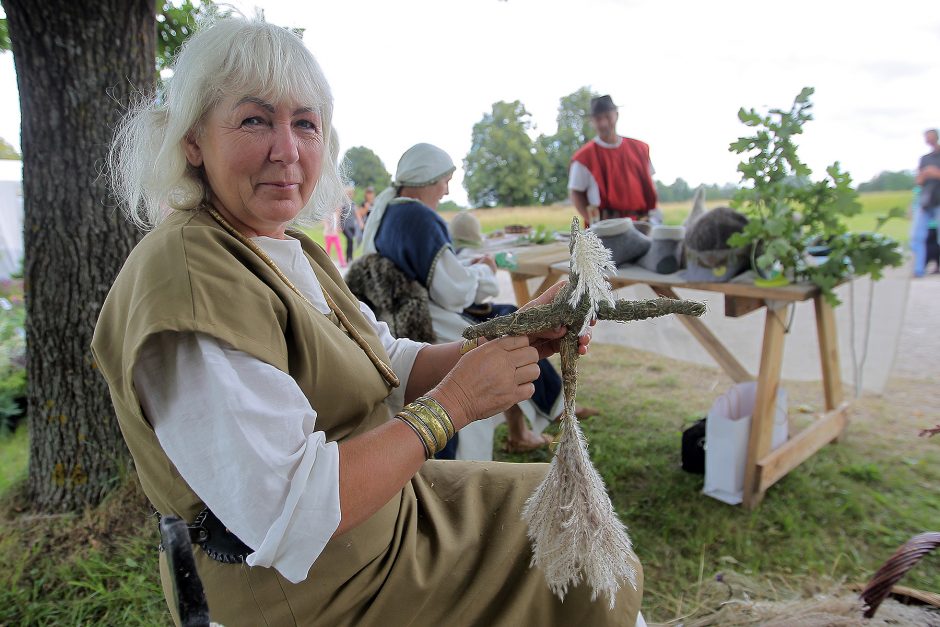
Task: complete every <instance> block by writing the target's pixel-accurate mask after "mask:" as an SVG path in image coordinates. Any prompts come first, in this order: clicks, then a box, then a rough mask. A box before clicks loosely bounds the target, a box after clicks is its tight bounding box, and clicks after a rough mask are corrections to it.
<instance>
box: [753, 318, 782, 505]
mask: <svg viewBox="0 0 940 627" xmlns="http://www.w3.org/2000/svg"><path fill="white" fill-rule="evenodd" d="M780 305H781V304H780V303H774V302H772V301H767V315H766V318H765V320H764V341H763V346H762V347H761V356H760V371H759V372H758V374H757V398H756V400H755V403H754V413H753V415H752V416H751V434H750V437H749V439H748V445H747V463H746V465H745V467H744V507H746V508H748V509H753V508H755V507H757V506H758V505H760V502H761V500H762V499H763V498H764V492H763V491H761V490H760V487H759V486H760V476H759V472H760V468H759V467H758V462H759V461H760V460H761V459H763V457H764V456H765V455H767V453H769V452H770V443H771V437H772V435H773V429H774V414H775V410H776V405H777V389H778V387H779V386H780V369H781V366H782V364H783V342H784V339H785V337H786V327H785V326H784V320H783V318H784V313H783V311H782V307H781V306H780ZM778 307H779V308H778Z"/></svg>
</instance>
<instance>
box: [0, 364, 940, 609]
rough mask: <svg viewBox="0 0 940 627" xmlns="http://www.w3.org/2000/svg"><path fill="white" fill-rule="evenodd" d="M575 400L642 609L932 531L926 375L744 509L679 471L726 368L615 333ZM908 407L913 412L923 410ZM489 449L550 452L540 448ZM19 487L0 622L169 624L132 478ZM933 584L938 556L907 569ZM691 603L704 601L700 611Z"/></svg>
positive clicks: (5, 447)
mask: <svg viewBox="0 0 940 627" xmlns="http://www.w3.org/2000/svg"><path fill="white" fill-rule="evenodd" d="M581 365H582V373H583V374H582V376H581V383H580V385H579V400H580V401H581V402H583V403H584V404H587V405H592V406H594V407H597V408H599V409H600V410H601V412H602V414H601V415H600V416H598V417H595V418H592V419H591V420H589V421H588V422H586V423H585V432H586V433H587V437H588V440H589V442H590V447H591V448H590V451H591V455H592V458H593V459H594V461H595V463H596V464H597V467H598V469H599V470H600V472H601V474H602V475H603V477H604V479H605V481H606V482H607V486H608V488H609V490H610V494H611V497H612V499H613V501H614V504H615V505H616V507H617V511H618V512H619V513H620V515H621V516H622V517H623V520H624V521H625V522H626V523H627V525H628V526H629V527H630V533H631V536H632V537H633V540H634V543H635V547H636V551H637V554H638V555H639V556H640V559H641V560H642V562H643V564H644V569H645V575H646V592H645V597H644V613H645V614H646V616H647V618H648V619H651V620H656V621H664V620H668V619H673V618H675V617H677V616H682V615H685V614H688V613H694V611H695V610H696V608H697V605H698V604H699V603H700V601H696V599H698V598H699V592H700V590H701V586H702V583H703V582H706V581H707V580H710V579H712V578H714V576H715V574H716V573H718V572H723V571H727V570H733V571H735V572H738V573H742V574H746V575H748V576H750V577H752V578H753V579H755V580H756V581H759V582H761V583H762V584H763V585H764V586H767V587H770V588H771V589H773V590H776V591H778V593H779V594H780V595H781V596H786V595H788V594H812V593H814V592H818V591H820V590H827V589H829V588H830V587H831V586H832V585H833V584H839V583H852V582H861V581H865V580H866V579H868V577H870V576H871V574H872V572H873V571H874V569H875V568H876V567H877V566H878V565H879V564H880V563H881V562H882V561H883V560H884V559H886V558H887V557H888V556H889V555H890V554H891V553H892V552H893V551H894V548H895V547H896V546H897V545H898V544H900V543H901V542H903V541H904V540H905V539H907V538H908V537H910V536H911V535H913V534H915V533H919V532H921V531H926V530H936V528H937V498H938V497H937V495H938V493H940V438H938V437H935V438H933V439H932V440H927V439H924V438H918V437H917V431H918V429H919V428H922V427H925V426H927V422H928V421H929V414H930V412H931V411H933V408H931V407H928V406H926V405H924V403H923V399H924V398H926V397H924V396H923V394H924V392H923V382H912V381H904V380H894V381H892V382H891V384H890V386H889V388H888V391H887V392H886V394H885V395H884V396H882V397H875V396H866V397H863V398H862V399H861V400H860V401H859V402H858V403H857V404H856V405H855V407H854V408H853V422H852V425H851V426H850V430H849V434H848V437H847V439H846V440H845V441H844V442H843V443H840V444H839V445H835V446H830V447H827V448H825V449H823V450H822V451H820V452H819V453H818V454H817V455H815V456H814V457H813V458H812V459H810V460H808V461H807V462H806V463H804V464H803V465H801V466H800V467H799V468H798V469H796V470H795V471H793V472H792V473H790V474H789V475H788V476H787V477H786V478H785V479H783V480H782V481H781V482H780V483H778V484H777V485H775V486H774V487H773V488H771V489H770V491H769V492H768V494H767V498H766V500H765V501H764V503H763V505H762V506H761V507H760V509H758V510H757V511H754V512H747V511H745V510H743V509H741V508H738V507H731V506H728V505H725V504H723V503H720V502H718V501H715V500H712V499H710V498H708V497H705V496H703V495H702V494H701V493H700V490H701V488H702V477H701V476H699V475H690V474H687V473H684V472H682V470H681V469H680V468H679V451H680V439H681V432H682V429H683V428H684V427H685V426H687V425H688V424H690V423H691V422H692V421H693V420H695V419H696V418H698V417H700V416H702V415H703V414H704V413H705V412H706V411H707V409H708V407H709V405H710V404H711V402H712V400H713V399H714V398H715V396H717V395H718V394H720V393H721V392H722V391H723V390H724V389H726V388H727V387H728V386H729V385H730V384H731V382H730V380H729V379H728V378H727V377H726V376H725V375H723V374H721V373H720V372H719V371H718V370H716V369H712V368H707V367H701V366H697V365H690V364H685V363H681V362H677V361H673V360H670V359H667V358H664V357H660V356H657V355H653V354H650V353H643V352H640V351H635V350H630V349H626V348H621V347H614V346H594V347H592V351H591V354H590V355H589V356H588V357H586V358H585V359H583V360H582V361H581ZM786 387H787V391H788V393H789V396H790V407H791V418H792V420H793V421H794V424H795V425H797V426H801V425H802V424H804V423H806V422H807V421H808V416H807V415H805V414H802V413H800V412H799V411H797V410H796V408H801V407H804V408H809V409H813V410H819V409H820V404H821V398H820V394H819V390H818V387H817V386H815V385H812V384H802V383H801V384H795V383H788V384H786ZM918 412H919V415H918ZM503 437H504V432H503V430H502V428H501V430H500V432H498V439H499V441H498V443H497V459H502V460H508V461H547V460H548V455H547V453H545V452H538V453H534V454H530V455H527V456H515V455H514V456H510V455H507V454H504V453H501V452H500V442H501V441H502V438H503ZM25 446H26V439H25V437H23V436H22V435H20V434H18V435H17V436H16V437H14V438H7V439H5V440H3V441H2V442H0V458H2V459H4V460H8V459H19V460H21V461H20V462H18V463H13V464H10V463H6V464H4V465H3V472H4V473H6V474H8V475H10V476H12V477H22V476H23V472H24V470H25V454H24V449H25ZM17 490H18V488H17V487H13V488H12V489H11V488H8V489H7V492H6V494H4V495H0V562H2V563H3V564H5V566H6V567H5V568H4V569H2V570H0V625H48V624H68V625H79V624H108V625H116V624H120V625H166V624H169V623H168V619H167V615H166V611H165V608H164V604H163V600H162V596H161V592H160V588H159V581H158V576H157V553H156V551H155V550H154V547H155V545H156V534H155V523H154V520H153V519H152V518H150V517H148V516H147V507H146V504H145V501H144V499H143V497H142V495H141V493H140V490H139V488H138V487H137V486H136V482H134V481H128V482H126V483H125V484H124V486H123V487H122V488H121V489H120V490H119V491H118V492H117V493H116V494H115V495H114V496H112V497H111V498H110V499H109V500H108V502H106V503H105V504H104V505H103V506H101V507H100V508H98V509H97V510H95V511H93V512H89V513H87V514H86V515H82V516H71V517H49V518H40V517H31V516H29V515H28V514H24V513H19V512H17V511H16V508H17V507H18V505H17V503H18V502H19V499H18V498H17ZM902 583H904V584H905V585H909V586H912V587H915V588H920V589H923V590H931V591H940V561H938V560H936V559H925V560H924V561H923V562H921V563H920V564H919V565H918V566H917V568H915V569H914V570H913V571H912V573H911V574H910V575H908V576H907V577H906V578H905V579H904V581H903V582H902ZM698 609H702V608H698Z"/></svg>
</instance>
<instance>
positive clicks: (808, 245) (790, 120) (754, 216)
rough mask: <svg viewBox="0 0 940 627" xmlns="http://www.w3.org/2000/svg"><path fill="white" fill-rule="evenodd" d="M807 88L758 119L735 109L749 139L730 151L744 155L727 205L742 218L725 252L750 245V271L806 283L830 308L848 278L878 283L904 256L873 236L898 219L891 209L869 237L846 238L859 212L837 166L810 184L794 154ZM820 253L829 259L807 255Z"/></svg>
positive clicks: (774, 280) (770, 279)
mask: <svg viewBox="0 0 940 627" xmlns="http://www.w3.org/2000/svg"><path fill="white" fill-rule="evenodd" d="M813 91H814V90H813V88H812V87H806V88H804V89H803V90H802V91H801V92H800V94H799V95H798V96H797V97H796V99H795V100H794V102H793V106H792V107H791V108H790V109H789V110H783V109H770V110H769V111H768V112H767V113H766V114H764V115H762V114H760V113H758V112H757V111H755V110H754V109H750V110H745V109H743V108H742V109H741V110H740V111H739V112H738V119H740V120H741V122H743V123H744V124H745V125H746V126H748V127H750V128H752V129H753V130H754V133H753V134H752V135H749V136H746V137H740V138H739V139H738V140H737V141H736V142H733V143H732V144H731V146H730V150H731V151H732V152H734V153H737V154H743V155H746V157H747V158H746V160H744V161H742V162H741V163H740V164H739V165H738V171H739V172H740V173H741V181H742V183H743V185H742V187H741V189H740V190H739V191H738V193H737V194H736V195H735V198H734V201H733V203H732V205H733V206H734V207H735V208H736V209H738V210H739V211H741V212H742V213H744V214H745V215H747V216H748V218H749V221H748V224H747V225H746V226H745V228H744V230H743V231H742V232H741V233H736V234H735V235H732V236H731V237H730V238H729V240H728V243H729V245H731V246H734V247H738V246H750V247H752V250H753V251H754V253H753V266H754V270H755V271H756V272H757V273H758V275H759V277H760V280H762V281H763V282H767V283H769V284H772V285H773V284H780V283H786V282H787V281H809V282H812V283H814V284H815V285H817V286H819V288H820V289H821V290H822V293H823V294H824V295H825V297H826V299H827V300H828V301H829V302H830V303H831V304H833V305H836V304H838V303H839V299H838V298H837V297H836V295H835V293H834V292H833V289H834V288H835V287H836V285H838V284H839V283H841V282H842V281H844V280H846V279H848V278H850V277H859V276H865V275H871V277H872V279H874V280H878V279H879V278H881V276H882V271H883V270H884V268H886V267H888V266H899V265H901V263H902V261H903V256H902V253H901V250H900V246H899V245H898V242H897V241H895V240H893V239H891V238H890V237H886V236H885V235H882V234H881V233H878V232H877V231H878V229H880V228H881V226H882V225H883V224H884V222H885V221H886V220H888V219H891V218H893V217H901V216H903V215H904V210H903V209H901V208H895V209H892V210H891V212H890V213H889V214H888V215H886V216H882V217H879V218H878V220H877V223H876V227H875V231H874V232H871V233H852V232H850V231H849V229H848V227H847V225H846V221H845V219H846V218H848V217H850V216H854V215H856V214H858V213H860V212H861V210H862V207H861V204H860V203H859V202H858V193H857V192H856V191H855V190H854V189H853V188H852V178H851V176H849V174H848V173H847V172H843V171H842V169H841V168H840V166H839V163H838V162H836V163H834V164H832V165H831V166H829V167H828V168H826V176H824V177H823V178H822V179H820V180H818V181H814V180H812V171H811V170H810V168H809V167H808V166H807V165H806V164H805V163H803V162H802V161H800V158H799V157H798V156H797V145H796V143H795V142H794V139H795V137H796V136H798V135H800V134H801V133H802V132H803V125H804V124H805V123H806V122H808V121H809V120H812V119H813V118H812V115H811V113H810V110H811V109H812V106H813V105H812V103H811V102H810V97H811V96H812V95H813ZM820 247H825V248H828V256H826V257H813V256H812V255H810V252H815V253H818V251H819V250H820Z"/></svg>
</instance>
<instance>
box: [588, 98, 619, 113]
mask: <svg viewBox="0 0 940 627" xmlns="http://www.w3.org/2000/svg"><path fill="white" fill-rule="evenodd" d="M616 110H617V105H615V104H614V101H613V99H612V98H611V97H610V96H598V97H597V98H591V115H599V114H601V113H607V112H608V111H616Z"/></svg>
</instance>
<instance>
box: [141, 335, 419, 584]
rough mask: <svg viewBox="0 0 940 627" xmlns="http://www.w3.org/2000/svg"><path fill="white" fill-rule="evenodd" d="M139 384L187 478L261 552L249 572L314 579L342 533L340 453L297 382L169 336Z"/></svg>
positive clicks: (154, 347)
mask: <svg viewBox="0 0 940 627" xmlns="http://www.w3.org/2000/svg"><path fill="white" fill-rule="evenodd" d="M412 361H413V359H412ZM134 385H135V387H136V389H137V394H138V397H139V398H140V402H141V406H142V408H143V410H144V413H145V415H146V416H147V419H148V420H149V421H150V423H151V425H152V426H153V428H154V430H155V432H156V435H157V439H158V440H159V441H160V445H161V446H162V447H163V450H164V451H165V452H166V454H167V456H168V457H169V458H170V460H171V461H172V462H173V464H174V465H175V466H176V468H177V470H179V472H180V475H181V476H182V477H183V479H184V480H185V481H186V482H187V483H188V484H189V486H190V487H191V488H192V489H193V490H194V491H195V492H196V494H197V495H198V496H199V498H201V499H202V500H203V501H204V502H205V504H206V505H207V506H208V507H209V509H211V510H212V512H213V513H214V514H215V515H216V516H217V517H218V518H219V520H221V521H222V522H223V523H224V524H225V526H226V527H227V528H229V529H230V530H231V531H232V532H233V533H234V534H235V535H236V536H238V537H239V538H240V539H241V540H242V541H243V542H244V543H245V544H247V545H248V546H249V547H251V548H252V549H254V552H253V553H252V554H251V555H249V556H248V559H247V561H248V564H249V565H250V566H268V567H272V568H275V569H277V571H278V572H280V573H281V574H282V575H283V576H284V577H285V578H287V579H288V580H289V581H291V582H293V583H298V582H300V581H303V580H304V579H306V578H307V573H308V572H309V570H310V567H311V566H312V565H313V563H314V561H315V560H316V559H317V557H318V556H319V555H320V553H321V552H322V550H323V548H324V547H325V546H326V543H327V542H328V541H329V540H330V538H331V537H332V535H333V533H334V532H335V531H336V529H337V527H338V526H339V522H340V518H341V510H340V501H339V447H338V446H337V444H336V443H335V442H327V441H326V436H325V434H324V433H323V432H322V431H317V430H316V420H317V412H316V411H314V409H313V408H312V407H311V406H310V403H309V402H308V401H307V398H306V397H305V396H304V394H303V392H302V391H301V390H300V388H299V387H298V386H297V384H296V382H295V381H294V380H293V379H292V378H291V377H290V375H288V374H286V373H284V372H282V371H280V370H278V369H277V368H275V367H274V366H271V365H270V364H267V363H265V362H263V361H261V360H259V359H256V358H254V357H252V356H251V355H248V354H247V353H244V352H242V351H239V350H236V349H234V348H233V347H231V346H229V345H227V344H226V343H224V342H221V341H220V340H217V339H216V338H214V337H212V336H209V335H205V334H202V333H176V332H165V333H161V334H158V335H156V336H154V337H152V338H151V339H150V340H148V341H147V343H146V344H145V345H144V347H143V349H142V350H141V354H140V357H139V359H138V361H137V363H136V364H135V367H134Z"/></svg>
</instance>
